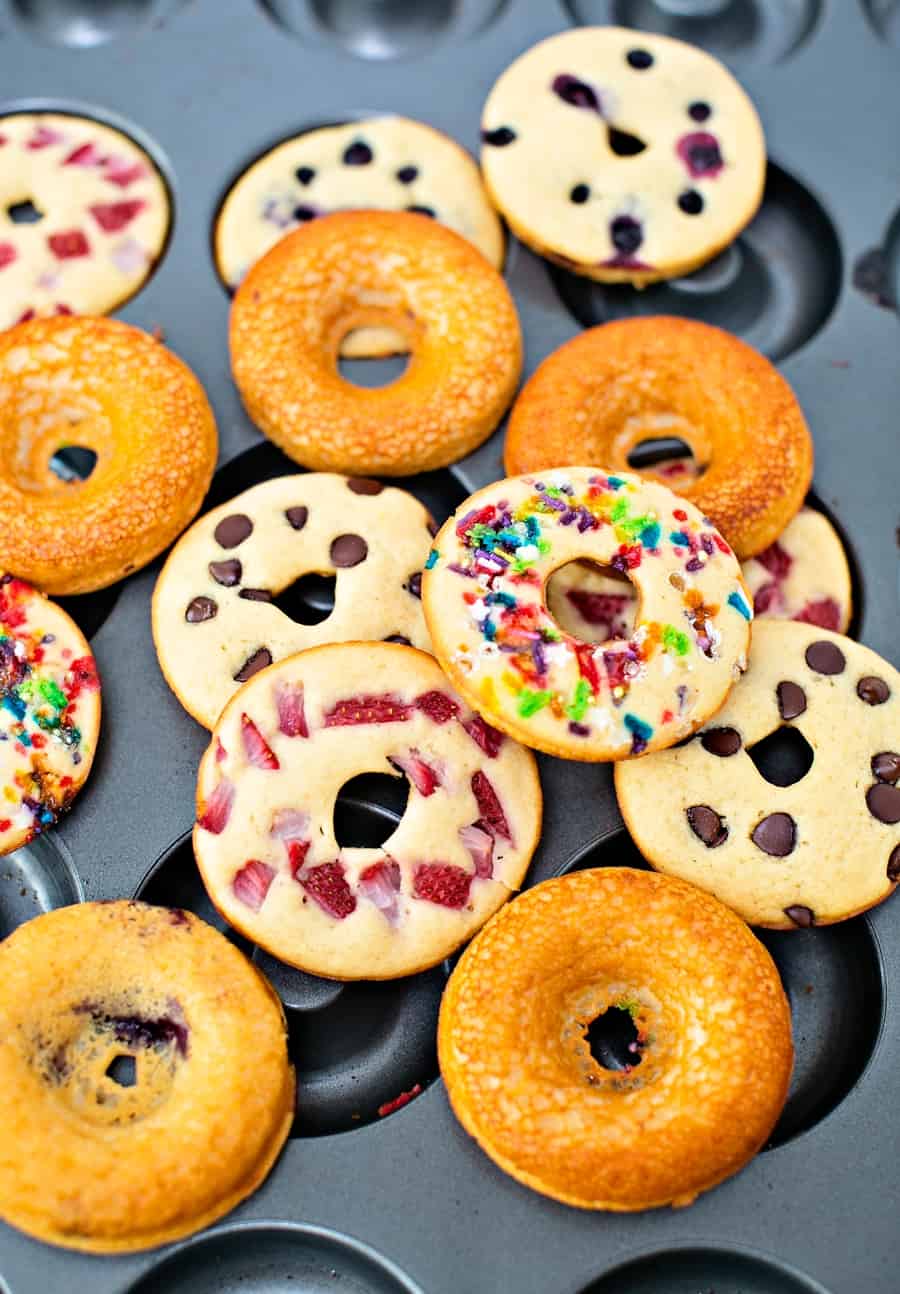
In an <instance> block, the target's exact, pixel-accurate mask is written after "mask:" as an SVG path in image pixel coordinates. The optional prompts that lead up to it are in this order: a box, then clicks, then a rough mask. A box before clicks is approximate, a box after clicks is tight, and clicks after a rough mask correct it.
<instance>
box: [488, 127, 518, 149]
mask: <svg viewBox="0 0 900 1294" xmlns="http://www.w3.org/2000/svg"><path fill="white" fill-rule="evenodd" d="M481 138H482V140H483V141H484V143H485V144H491V145H493V147H494V148H506V145H507V144H511V143H512V142H513V140H514V139H515V138H516V132H515V131H514V130H510V128H509V126H498V127H497V129H496V130H483V131H482V132H481Z"/></svg>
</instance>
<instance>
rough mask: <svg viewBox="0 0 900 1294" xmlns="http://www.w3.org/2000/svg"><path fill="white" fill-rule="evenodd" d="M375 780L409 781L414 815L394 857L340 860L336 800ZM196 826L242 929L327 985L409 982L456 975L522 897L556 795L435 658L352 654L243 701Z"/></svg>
mask: <svg viewBox="0 0 900 1294" xmlns="http://www.w3.org/2000/svg"><path fill="white" fill-rule="evenodd" d="M366 772H369V773H372V772H377V773H390V774H393V775H396V776H404V775H405V776H406V777H407V778H408V779H409V783H410V792H409V802H408V804H407V807H406V810H405V812H404V814H403V817H402V818H401V820H400V822H399V823H398V824H397V826H396V828H395V830H394V832H393V833H392V835H391V836H389V838H388V839H387V840H386V841H385V842H384V844H383V845H382V846H381V847H380V848H378V849H362V848H352V849H351V848H341V847H339V846H338V843H337V840H336V839H335V834H334V805H335V800H336V798H337V795H338V792H339V791H340V789H341V787H342V786H343V785H344V784H345V783H346V782H347V781H349V780H350V779H351V778H353V777H356V776H357V775H358V774H360V773H366ZM197 813H198V817H197V825H196V827H195V828H194V852H195V854H196V856H197V864H198V866H199V868H200V874H201V876H202V877H203V883H204V884H205V886H206V888H207V891H208V893H209V896H210V898H211V899H212V901H213V903H214V904H215V906H216V907H217V908H218V910H219V911H220V912H221V913H222V915H223V916H224V917H225V919H226V920H227V921H229V922H230V923H231V924H232V925H233V926H235V927H236V928H237V929H238V930H240V931H242V932H243V933H244V934H245V935H247V937H248V938H250V939H252V940H253V941H254V943H256V944H258V945H259V946H260V947H261V948H265V949H266V950H267V951H268V952H270V953H272V954H273V955H274V956H275V957H278V958H279V959H280V960H281V961H283V962H287V963H289V964H290V965H292V966H299V967H300V969H301V970H305V971H311V972H312V973H313V974H314V975H324V976H327V977H329V978H331V979H341V980H353V979H368V980H371V979H394V978H396V977H398V976H401V975H412V974H414V973H415V972H416V971H420V970H425V969H427V968H428V967H429V966H434V965H436V964H437V963H438V962H440V961H443V959H444V958H445V957H448V956H449V955H450V954H451V953H452V952H453V951H454V950H455V949H456V948H458V947H459V945H460V944H461V943H463V942H464V941H465V940H466V939H468V938H469V936H470V935H471V934H472V933H473V931H475V930H477V929H478V927H479V926H481V925H482V924H483V923H484V922H485V921H486V920H487V918H488V917H489V916H490V915H491V914H492V913H493V912H495V911H496V910H497V908H498V907H499V906H500V905H501V903H505V902H506V900H507V899H508V898H509V896H510V894H511V893H512V892H513V891H514V890H516V889H518V887H519V884H520V883H521V880H522V877H523V876H524V875H525V871H526V869H527V867H528V864H529V862H530V860H531V855H532V853H533V852H534V850H535V848H536V847H537V842H538V836H539V834H540V826H541V787H540V782H539V781H538V775H537V769H536V767H535V762H534V757H533V756H532V754H531V752H530V751H527V750H524V749H523V748H522V747H521V746H517V745H516V744H515V742H512V741H507V740H506V739H505V738H504V737H503V735H502V734H501V733H499V732H496V731H495V730H494V729H493V728H491V727H489V726H488V725H487V724H485V723H484V722H483V721H482V720H481V719H480V718H479V717H478V716H477V715H473V714H472V712H471V711H470V710H467V709H466V707H465V706H464V705H462V703H461V702H460V701H459V700H458V698H457V697H455V696H454V695H453V693H452V692H451V691H450V690H449V688H448V686H447V680H446V678H445V677H444V675H443V674H442V673H441V670H440V667H439V666H438V665H437V663H436V662H435V660H434V659H433V657H431V656H428V655H426V654H425V653H424V652H420V651H416V650H415V649H414V648H412V647H403V646H399V645H397V644H393V643H340V644H336V645H334V646H328V647H313V648H311V649H310V650H309V651H305V652H301V653H300V654H299V655H297V656H290V657H288V658H287V659H286V660H283V661H279V662H278V663H277V664H275V665H272V666H270V667H269V668H268V669H266V670H263V671H262V672H261V673H259V674H257V675H255V677H254V678H252V679H251V680H250V682H249V683H246V684H245V685H244V687H243V688H241V690H240V692H239V693H238V694H237V696H235V697H234V698H233V699H232V700H231V701H230V702H229V704H228V705H227V706H226V707H225V710H224V711H223V713H222V715H221V716H220V718H219V721H218V723H217V724H216V726H215V730H214V732H213V738H212V743H211V745H210V746H209V749H208V750H207V752H206V754H205V755H204V757H203V760H202V762H201V764H200V773H199V777H198V781H197Z"/></svg>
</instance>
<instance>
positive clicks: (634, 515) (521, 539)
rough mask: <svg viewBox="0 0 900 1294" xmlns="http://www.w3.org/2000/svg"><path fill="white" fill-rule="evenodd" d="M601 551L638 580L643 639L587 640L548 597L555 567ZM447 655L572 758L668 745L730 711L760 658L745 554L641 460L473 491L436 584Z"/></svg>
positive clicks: (438, 546)
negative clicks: (752, 656) (729, 703)
mask: <svg viewBox="0 0 900 1294" xmlns="http://www.w3.org/2000/svg"><path fill="white" fill-rule="evenodd" d="M585 559H586V560H589V561H592V562H595V563H597V564H598V565H601V566H605V567H608V568H610V569H612V570H614V571H616V572H618V573H619V574H622V575H625V576H627V578H628V579H630V580H631V581H632V583H633V584H634V585H635V587H636V589H637V593H638V603H639V605H638V610H637V614H636V617H635V625H634V630H633V632H632V634H631V637H630V638H627V639H618V640H615V641H610V642H606V643H600V644H598V643H588V642H583V641H582V640H580V639H578V638H575V637H573V636H572V635H571V634H568V633H565V632H564V631H563V630H562V629H561V628H560V627H559V625H558V624H557V623H556V621H555V620H554V619H553V617H552V616H551V614H550V612H549V611H548V609H547V602H546V586H547V580H548V579H549V577H550V576H551V575H552V574H553V572H554V571H555V570H558V569H559V568H560V567H562V566H565V565H566V564H567V563H569V562H572V561H578V560H585ZM422 600H423V606H424V609H425V618H426V621H427V623H428V628H429V631H430V633H431V637H432V642H433V645H434V649H435V653H436V655H437V657H438V659H439V660H440V663H441V665H442V666H443V667H444V669H445V670H446V672H447V674H448V675H449V677H450V679H451V681H452V682H453V684H454V686H455V687H456V688H458V690H459V691H460V692H461V693H462V695H463V696H464V697H465V698H466V700H467V701H469V703H470V704H471V705H472V706H473V707H474V708H475V709H477V710H478V711H479V713H480V714H481V715H482V716H483V717H484V718H485V719H487V720H489V722H490V723H492V724H494V725H495V726H496V727H498V728H500V729H502V730H503V731H504V732H507V733H509V734H510V735H511V736H514V737H515V738H516V739H517V740H518V741H521V742H523V743H524V744H525V745H527V746H531V747H533V748H534V749H536V750H543V751H546V752H547V753H548V754H551V755H559V756H562V757H563V758H565V759H580V760H594V761H602V760H615V759H626V758H628V757H629V756H632V755H643V754H645V753H646V752H649V751H652V750H663V749H665V748H666V747H667V746H672V745H674V744H675V742H677V741H680V740H681V739H682V738H683V737H686V736H688V735H689V734H690V733H692V732H693V731H694V730H695V729H696V728H698V727H699V726H700V725H701V724H702V723H704V722H705V721H706V719H707V718H708V717H709V716H710V715H712V714H714V713H715V712H716V710H718V708H719V706H720V705H721V704H722V703H723V701H724V700H725V698H726V696H727V695H728V692H729V690H730V689H731V687H732V685H733V684H734V682H735V681H736V680H737V679H738V678H739V677H740V675H741V674H742V673H743V671H744V670H745V669H746V667H747V651H748V647H749V643H750V621H751V620H752V618H753V611H752V608H751V605H750V599H749V597H748V594H747V589H746V586H745V585H744V581H743V579H742V578H741V568H740V566H739V565H738V561H737V558H736V557H735V555H734V553H733V552H732V550H731V549H730V548H729V546H728V544H726V542H725V540H724V539H723V538H722V536H721V535H720V534H719V533H718V531H717V530H715V529H714V527H713V526H712V524H711V523H710V522H709V521H708V520H707V519H706V518H705V517H703V515H702V514H701V513H700V512H699V511H698V510H697V509H696V508H695V507H693V506H692V505H691V504H690V503H688V502H687V501H686V500H685V499H681V498H678V497H677V496H676V495H674V494H672V492H671V491H670V490H667V489H666V488H665V487H664V486H662V485H658V484H656V483H655V482H650V481H645V480H642V479H641V478H640V477H638V476H635V475H633V474H631V473H625V472H619V473H616V474H615V475H610V474H609V473H607V472H605V471H603V470H601V469H599V468H593V467H568V468H560V469H557V470H554V471H549V472H543V473H541V474H540V475H536V476H535V475H533V476H518V477H512V478H510V479H509V480H505V481H498V482H497V483H496V484H494V485H490V486H488V487H487V489H484V490H480V491H479V492H478V493H477V494H474V495H472V497H471V498H470V499H468V500H467V501H466V502H465V503H464V504H463V505H462V506H461V507H460V509H459V510H458V511H457V513H456V515H455V516H454V517H452V518H451V519H450V520H449V521H447V522H446V524H445V525H444V526H443V528H442V529H441V530H440V532H439V533H438V535H437V538H436V539H435V546H434V548H433V549H432V551H431V554H430V556H429V558H428V562H427V565H426V572H425V576H424V579H423V583H422Z"/></svg>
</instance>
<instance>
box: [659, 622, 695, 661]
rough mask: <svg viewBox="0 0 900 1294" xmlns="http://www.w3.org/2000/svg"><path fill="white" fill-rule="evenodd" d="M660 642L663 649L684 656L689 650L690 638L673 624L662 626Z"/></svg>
mask: <svg viewBox="0 0 900 1294" xmlns="http://www.w3.org/2000/svg"><path fill="white" fill-rule="evenodd" d="M662 642H663V647H664V648H665V650H666V651H670V652H674V653H675V655H676V656H686V655H687V654H688V652H689V651H690V650H691V640H690V638H688V636H687V634H686V633H682V631H681V630H680V629H676V628H675V626H674V625H664V626H663V631H662Z"/></svg>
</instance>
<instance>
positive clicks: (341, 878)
mask: <svg viewBox="0 0 900 1294" xmlns="http://www.w3.org/2000/svg"><path fill="white" fill-rule="evenodd" d="M297 880H298V881H299V882H300V884H301V885H302V886H303V888H304V889H305V890H306V892H307V894H308V895H309V897H310V898H311V899H315V901H316V903H318V905H319V907H320V908H321V909H322V911H323V912H327V913H328V915H329V916H331V917H337V918H338V920H339V921H343V920H344V918H345V917H349V915H350V913H351V912H355V911H356V897H355V895H354V894H353V893H352V892H351V889H350V886H349V885H348V884H347V878H346V876H345V875H344V867H343V864H342V863H338V862H334V863H319V865H318V866H317V867H309V868H307V870H306V871H305V872H301V873H300V875H299V876H298V877H297Z"/></svg>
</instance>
